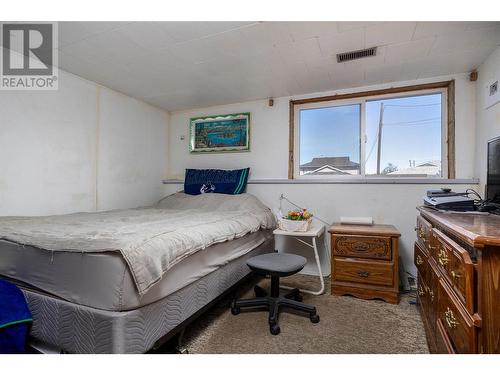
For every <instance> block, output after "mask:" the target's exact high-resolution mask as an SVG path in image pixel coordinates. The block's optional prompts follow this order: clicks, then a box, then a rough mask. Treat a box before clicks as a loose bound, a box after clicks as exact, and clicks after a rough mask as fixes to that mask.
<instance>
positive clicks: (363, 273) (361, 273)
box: [358, 271, 370, 277]
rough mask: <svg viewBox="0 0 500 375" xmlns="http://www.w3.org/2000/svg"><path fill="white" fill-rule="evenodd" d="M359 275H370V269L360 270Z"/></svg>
mask: <svg viewBox="0 0 500 375" xmlns="http://www.w3.org/2000/svg"><path fill="white" fill-rule="evenodd" d="M358 275H359V276H361V277H368V276H370V272H368V271H358Z"/></svg>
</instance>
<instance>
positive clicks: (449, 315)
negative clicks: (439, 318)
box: [444, 307, 458, 329]
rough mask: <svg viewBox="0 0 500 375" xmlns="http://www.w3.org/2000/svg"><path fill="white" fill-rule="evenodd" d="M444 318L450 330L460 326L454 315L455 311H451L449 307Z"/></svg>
mask: <svg viewBox="0 0 500 375" xmlns="http://www.w3.org/2000/svg"><path fill="white" fill-rule="evenodd" d="M444 317H445V320H446V324H448V327H450V328H452V329H453V328H456V327H457V326H458V321H457V319H456V318H455V316H454V315H453V311H451V310H450V308H449V307H447V308H446V311H445V313H444Z"/></svg>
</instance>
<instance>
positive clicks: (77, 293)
mask: <svg viewBox="0 0 500 375" xmlns="http://www.w3.org/2000/svg"><path fill="white" fill-rule="evenodd" d="M274 226H275V221H274V218H273V215H272V214H271V212H270V210H269V209H268V208H267V207H265V206H264V205H263V204H262V203H261V202H260V201H258V199H257V198H255V197H253V196H252V195H250V194H239V195H234V196H232V195H231V196H229V195H222V194H203V195H197V196H192V195H187V194H183V193H176V194H173V195H171V196H168V197H166V198H165V199H163V200H161V201H160V202H159V203H158V204H157V205H156V206H154V207H144V208H138V209H132V210H114V211H107V212H99V213H77V214H71V215H59V216H49V217H3V218H0V276H1V277H4V278H8V279H9V280H12V281H14V282H15V283H16V284H18V285H19V286H20V287H21V289H22V290H23V293H24V294H25V296H26V299H27V301H28V305H29V307H30V309H31V311H32V314H33V317H34V324H33V328H32V332H31V335H32V337H33V338H34V339H36V340H37V341H39V342H41V343H43V344H46V345H49V346H51V347H55V348H58V349H60V350H63V351H66V352H70V353H143V352H146V351H148V350H149V349H151V348H152V347H153V346H154V345H155V344H156V343H158V342H161V341H162V340H164V339H165V338H166V337H169V336H170V335H171V334H172V333H173V332H176V331H177V330H178V328H179V327H180V326H182V325H183V324H184V323H185V322H187V321H188V320H189V319H190V318H191V317H193V316H195V315H196V314H197V313H199V311H202V309H204V308H206V306H208V305H210V303H212V302H213V301H214V300H216V299H217V298H218V297H219V296H221V295H222V294H224V293H225V292H226V291H228V290H229V289H230V288H231V287H232V286H234V285H235V284H237V283H238V282H240V281H241V280H242V279H243V278H245V276H247V275H248V274H249V269H248V267H247V266H246V260H247V259H248V258H250V257H252V256H254V255H256V254H261V253H265V252H270V251H273V248H274V242H273V236H272V233H271V230H272V229H273V228H274Z"/></svg>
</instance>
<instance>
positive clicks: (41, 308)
mask: <svg viewBox="0 0 500 375" xmlns="http://www.w3.org/2000/svg"><path fill="white" fill-rule="evenodd" d="M271 251H274V241H273V240H272V239H271V240H269V241H266V242H264V243H263V244H261V245H260V246H259V247H257V248H255V249H254V250H252V251H250V252H249V253H247V254H245V255H243V256H241V257H239V258H237V259H235V260H233V261H231V262H229V263H228V264H226V265H225V266H223V267H220V268H219V269H217V270H216V271H214V272H212V273H210V274H208V275H206V276H204V277H202V278H201V279H199V280H197V281H195V282H194V283H192V284H190V285H188V286H186V287H184V288H182V289H180V290H178V291H177V292H174V293H172V294H170V295H169V296H167V297H165V298H163V299H161V300H159V301H157V302H154V303H152V304H149V305H146V306H142V307H140V308H138V309H135V310H130V311H107V310H99V309H94V308H91V307H87V306H82V305H78V304H75V303H71V302H67V301H64V300H62V299H59V298H56V297H53V296H49V295H45V294H42V293H41V292H37V291H33V290H30V289H26V288H22V291H23V293H24V295H25V296H26V300H27V301H28V305H29V308H30V310H31V313H32V315H33V327H32V330H31V333H30V335H31V336H32V337H33V338H34V339H36V340H37V341H39V342H41V343H43V344H46V345H48V346H50V347H55V348H58V350H61V351H65V352H68V353H145V352H147V351H148V350H149V349H151V348H152V347H153V345H154V344H155V343H156V342H157V341H158V340H160V339H161V338H162V337H164V336H166V335H167V334H168V333H169V332H171V331H172V330H174V329H175V328H176V327H177V326H179V325H180V324H182V323H183V322H184V321H185V320H186V319H188V318H189V317H191V316H192V315H193V314H195V313H196V312H197V311H198V310H200V309H202V308H203V307H205V306H206V305H207V304H209V303H210V302H211V301H213V300H214V299H216V298H217V297H218V296H220V295H221V294H223V293H224V292H225V291H227V290H228V289H230V288H231V287H232V286H233V285H234V284H236V283H237V282H238V281H240V280H242V279H243V278H244V277H245V276H247V275H248V274H249V273H250V270H249V268H248V267H247V265H246V261H247V259H248V258H250V257H252V256H255V255H258V254H263V253H266V252H271Z"/></svg>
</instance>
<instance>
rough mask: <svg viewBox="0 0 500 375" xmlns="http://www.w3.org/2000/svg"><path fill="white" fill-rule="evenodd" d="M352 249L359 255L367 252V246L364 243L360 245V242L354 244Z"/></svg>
mask: <svg viewBox="0 0 500 375" xmlns="http://www.w3.org/2000/svg"><path fill="white" fill-rule="evenodd" d="M352 249H353V250H354V251H358V252H360V253H364V252H367V251H368V250H369V246H368V245H367V244H365V243H362V242H358V243H356V244H354V246H353V247H352Z"/></svg>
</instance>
